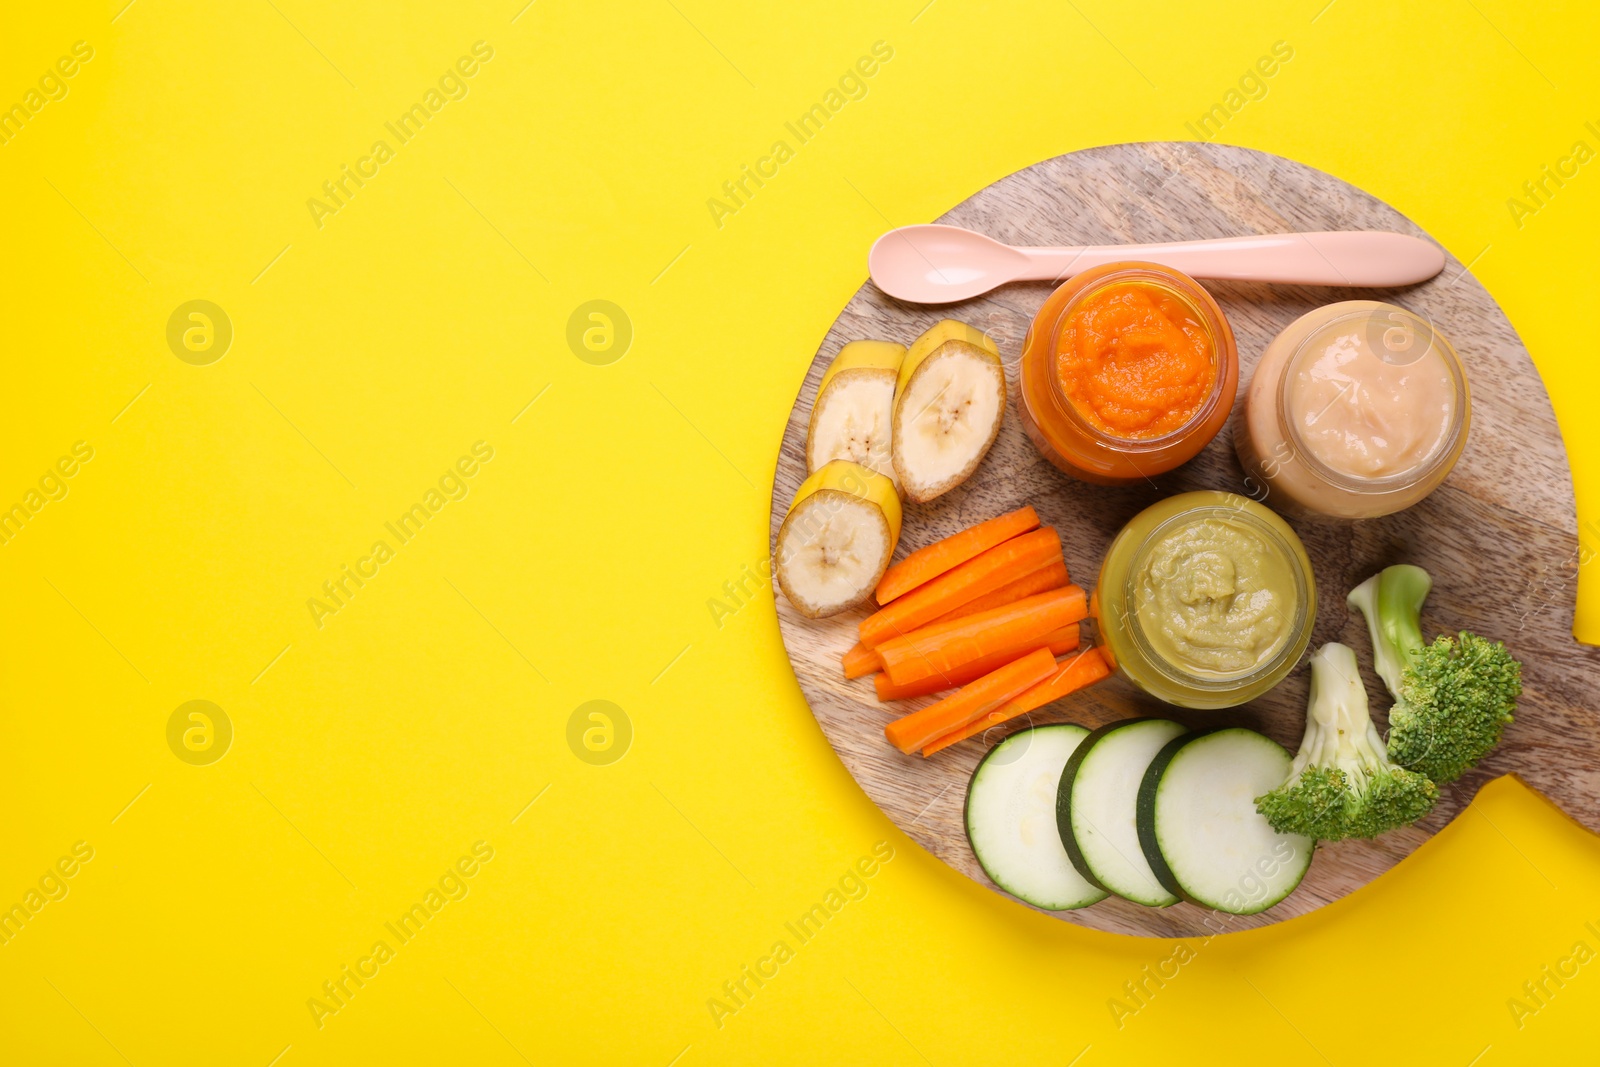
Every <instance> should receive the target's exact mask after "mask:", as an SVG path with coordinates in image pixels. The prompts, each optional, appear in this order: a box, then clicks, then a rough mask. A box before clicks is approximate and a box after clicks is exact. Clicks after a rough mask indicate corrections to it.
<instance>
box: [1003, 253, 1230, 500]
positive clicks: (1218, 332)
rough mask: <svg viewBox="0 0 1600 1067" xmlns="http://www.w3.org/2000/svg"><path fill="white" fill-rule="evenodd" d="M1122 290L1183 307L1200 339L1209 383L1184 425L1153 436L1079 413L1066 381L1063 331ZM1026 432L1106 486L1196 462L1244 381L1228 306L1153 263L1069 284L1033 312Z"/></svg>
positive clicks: (1094, 273)
mask: <svg viewBox="0 0 1600 1067" xmlns="http://www.w3.org/2000/svg"><path fill="white" fill-rule="evenodd" d="M1123 287H1132V288H1139V289H1144V290H1146V291H1148V292H1149V293H1151V294H1153V295H1154V296H1156V297H1157V298H1158V299H1160V300H1162V301H1163V302H1164V303H1165V304H1166V305H1167V306H1169V307H1173V308H1177V309H1181V311H1182V317H1183V318H1184V323H1183V326H1184V328H1185V329H1187V330H1189V331H1190V332H1191V333H1192V334H1194V335H1195V336H1196V337H1199V338H1202V339H1203V341H1204V344H1205V347H1206V349H1207V351H1208V353H1209V359H1210V363H1211V381H1210V387H1209V389H1208V391H1206V392H1205V394H1204V395H1203V396H1200V397H1198V402H1197V403H1196V404H1194V406H1193V410H1192V412H1189V411H1188V409H1187V408H1184V409H1183V412H1184V413H1185V414H1186V415H1187V417H1186V418H1184V419H1183V421H1182V422H1181V424H1177V425H1172V426H1166V425H1162V426H1161V427H1160V429H1159V432H1157V433H1154V434H1152V435H1149V436H1142V435H1138V434H1119V433H1117V432H1115V431H1114V430H1111V429H1108V428H1107V427H1106V426H1105V425H1104V424H1103V423H1102V424H1101V425H1095V422H1094V421H1093V419H1092V418H1091V417H1089V416H1086V413H1085V412H1084V411H1083V410H1080V408H1079V406H1078V404H1077V402H1075V401H1074V399H1073V398H1072V397H1070V396H1069V395H1068V393H1067V389H1066V387H1065V386H1064V385H1063V382H1062V374H1063V373H1065V371H1064V370H1063V369H1061V351H1062V344H1063V333H1064V331H1069V330H1071V329H1072V328H1073V324H1074V323H1075V321H1076V320H1077V316H1078V313H1079V312H1080V310H1085V309H1087V308H1088V307H1090V306H1092V305H1093V304H1094V302H1095V301H1098V300H1102V299H1104V298H1105V297H1106V296H1107V295H1108V294H1114V293H1115V292H1117V291H1118V290H1119V289H1121V288H1123ZM1021 385H1022V388H1021V396H1020V398H1019V400H1018V403H1017V411H1018V414H1019V415H1020V417H1021V419H1022V426H1023V429H1024V430H1026V431H1027V434H1028V438H1029V439H1030V440H1031V441H1032V442H1033V444H1034V447H1035V448H1037V449H1038V450H1039V452H1040V454H1041V455H1043V456H1044V458H1045V459H1047V460H1049V461H1050V462H1051V463H1053V464H1054V465H1055V466H1056V467H1057V468H1059V469H1060V470H1062V471H1064V472H1066V473H1067V474H1070V475H1072V476H1073V477H1075V478H1079V479H1082V480H1083V481H1087V482H1095V483H1099V484H1102V485H1122V484H1127V483H1133V482H1139V481H1143V480H1145V479H1147V478H1150V477H1153V476H1155V475H1157V474H1162V473H1165V472H1166V471H1169V470H1171V469H1172V468H1174V467H1176V466H1178V465H1180V464H1182V463H1186V462H1188V461H1189V460H1190V459H1193V458H1194V457H1195V455H1196V454H1198V453H1199V451H1200V450H1201V449H1202V448H1204V447H1205V446H1206V445H1207V444H1208V443H1210V441H1211V439H1212V438H1213V437H1215V436H1216V435H1217V432H1218V431H1219V430H1220V429H1222V426H1223V424H1224V423H1225V422H1226V421H1227V419H1228V412H1229V410H1230V409H1231V408H1232V406H1233V398H1234V394H1235V392H1236V391H1237V390H1238V385H1239V353H1238V349H1237V348H1236V346H1235V343H1234V338H1233V330H1232V329H1231V328H1230V327H1229V326H1228V320H1227V318H1226V316H1224V315H1223V313H1222V308H1220V307H1219V306H1218V305H1217V302H1216V301H1215V300H1214V299H1212V297H1211V294H1210V293H1208V292H1206V291H1205V289H1204V288H1202V287H1201V286H1200V284H1199V283H1198V282H1196V281H1195V280H1194V279H1193V278H1190V277H1189V276H1188V275H1186V274H1184V273H1182V272H1181V271H1176V270H1172V269H1171V268H1169V267H1162V266H1159V265H1157V264H1154V263H1137V262H1127V263H1108V264H1106V265H1104V266H1100V267H1095V268H1092V269H1090V270H1086V271H1084V272H1083V273H1082V274H1079V275H1077V276H1076V277H1074V278H1071V279H1069V280H1068V281H1066V282H1064V283H1063V284H1062V285H1061V286H1060V287H1059V288H1057V289H1056V291H1055V292H1054V293H1052V294H1050V296H1049V298H1048V299H1046V300H1045V302H1044V306H1043V307H1041V308H1040V309H1039V312H1038V314H1037V315H1035V316H1034V319H1033V324H1032V325H1031V326H1030V327H1029V328H1028V336H1027V339H1026V340H1025V341H1024V342H1023V351H1022V369H1021Z"/></svg>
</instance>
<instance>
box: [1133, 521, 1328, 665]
mask: <svg viewBox="0 0 1600 1067" xmlns="http://www.w3.org/2000/svg"><path fill="white" fill-rule="evenodd" d="M1220 495H1221V496H1223V497H1225V498H1231V502H1229V503H1222V502H1219V503H1215V504H1197V505H1195V506H1193V507H1188V508H1185V509H1183V510H1182V511H1179V512H1176V513H1175V514H1173V515H1170V516H1168V517H1167V518H1166V519H1164V520H1162V521H1161V522H1160V523H1158V524H1157V525H1156V526H1155V527H1154V528H1153V529H1151V530H1150V531H1149V532H1148V533H1147V534H1145V536H1144V537H1143V538H1141V539H1140V541H1139V543H1138V544H1137V545H1135V546H1134V547H1133V551H1132V552H1131V553H1130V554H1129V557H1128V568H1127V574H1126V576H1125V577H1124V578H1123V588H1122V598H1123V603H1124V605H1125V610H1126V612H1127V617H1126V621H1125V627H1126V630H1127V632H1128V635H1129V637H1131V638H1132V640H1133V643H1134V645H1135V646H1136V647H1137V649H1138V651H1139V654H1140V656H1141V657H1142V658H1143V659H1144V661H1145V662H1146V663H1147V664H1149V665H1150V666H1151V667H1152V668H1154V669H1155V670H1156V671H1157V672H1158V673H1160V674H1161V675H1162V676H1163V677H1164V678H1166V679H1167V680H1168V681H1170V682H1172V683H1174V684H1176V685H1180V686H1184V687H1187V688H1190V689H1195V690H1199V691H1200V692H1204V693H1227V692H1231V691H1234V690H1238V689H1243V688H1245V687H1247V686H1249V685H1252V684H1254V683H1256V682H1258V681H1260V680H1261V679H1263V678H1267V677H1270V676H1271V675H1273V674H1275V673H1279V672H1281V671H1284V670H1287V669H1288V667H1291V666H1293V664H1294V661H1296V660H1298V659H1299V658H1300V654H1301V653H1302V652H1303V651H1305V645H1306V643H1307V640H1308V639H1309V637H1310V633H1311V627H1312V623H1313V622H1314V619H1313V617H1312V599H1313V596H1314V590H1315V588H1316V587H1315V584H1314V581H1313V579H1312V576H1311V573H1310V567H1309V564H1308V561H1307V560H1306V557H1305V555H1304V551H1305V550H1304V547H1303V546H1302V547H1301V549H1300V551H1299V552H1298V553H1297V552H1296V551H1295V547H1294V544H1291V542H1290V540H1289V539H1288V538H1286V537H1284V535H1283V531H1281V530H1279V529H1278V528H1277V524H1278V523H1282V524H1283V527H1284V530H1287V531H1288V533H1289V535H1290V537H1294V531H1293V530H1292V529H1290V528H1289V526H1288V524H1287V523H1284V522H1283V519H1282V518H1281V517H1279V516H1278V515H1276V514H1275V513H1273V512H1272V511H1271V510H1269V509H1268V508H1266V507H1264V506H1263V505H1261V504H1259V503H1257V502H1256V501H1254V500H1250V499H1248V498H1247V497H1242V496H1238V495H1237V494H1234V493H1222V494H1220ZM1253 508H1260V509H1261V510H1262V511H1265V512H1266V513H1267V515H1266V516H1262V515H1257V514H1254V513H1253V512H1252V510H1251V509H1253ZM1267 516H1270V519H1269V518H1268V517H1267ZM1206 519H1225V520H1228V521H1239V522H1242V523H1243V525H1245V526H1247V527H1249V528H1250V530H1251V532H1252V533H1255V534H1258V535H1260V536H1261V537H1262V538H1263V539H1264V540H1265V541H1266V542H1267V545H1268V547H1269V548H1270V549H1271V550H1272V551H1274V552H1276V553H1278V554H1279V555H1280V556H1281V558H1282V559H1283V560H1284V561H1285V562H1286V563H1287V564H1288V566H1289V571H1290V573H1291V574H1293V575H1294V582H1295V607H1294V617H1293V618H1292V619H1290V620H1288V621H1289V626H1288V628H1287V629H1286V630H1285V632H1284V637H1283V641H1282V642H1281V644H1280V645H1279V646H1278V649H1277V650H1276V651H1275V652H1274V653H1273V654H1272V655H1271V656H1269V657H1268V658H1267V659H1265V660H1263V661H1262V662H1261V663H1258V664H1257V665H1256V666H1255V667H1253V668H1251V669H1250V670H1248V671H1245V672H1243V673H1239V674H1229V675H1223V676H1209V675H1204V674H1196V673H1194V672H1191V671H1186V670H1184V669H1183V668H1182V667H1180V666H1179V665H1178V664H1176V663H1173V662H1172V661H1171V660H1169V659H1168V658H1167V657H1166V656H1164V655H1162V654H1161V653H1159V652H1157V651H1156V649H1155V647H1154V646H1153V645H1152V644H1151V642H1150V639H1149V637H1148V636H1147V635H1146V634H1145V632H1144V622H1143V620H1141V619H1140V617H1139V598H1138V591H1137V578H1138V575H1139V573H1140V571H1141V570H1142V568H1143V564H1144V563H1145V562H1146V561H1147V559H1148V557H1149V554H1150V552H1151V550H1152V549H1153V548H1154V547H1155V545H1156V544H1157V543H1158V542H1159V541H1160V540H1161V538H1162V537H1163V536H1165V535H1166V534H1167V533H1169V532H1170V531H1171V530H1172V529H1173V528H1174V527H1175V526H1178V525H1188V524H1191V523H1194V522H1196V521H1204V520H1206ZM1273 520H1275V521H1273ZM1295 542H1296V543H1298V538H1295Z"/></svg>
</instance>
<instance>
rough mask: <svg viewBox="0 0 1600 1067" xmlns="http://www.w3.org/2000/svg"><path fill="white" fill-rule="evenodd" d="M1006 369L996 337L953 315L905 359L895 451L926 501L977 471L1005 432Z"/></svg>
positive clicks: (901, 472)
mask: <svg viewBox="0 0 1600 1067" xmlns="http://www.w3.org/2000/svg"><path fill="white" fill-rule="evenodd" d="M1005 411H1006V375H1005V371H1004V370H1003V369H1002V368H1001V366H1000V354H999V350H998V349H997V348H996V347H995V345H994V342H993V341H991V340H989V338H988V337H986V336H985V335H984V334H982V333H981V332H979V331H977V330H974V329H973V328H972V327H970V326H965V325H963V324H962V323H959V322H956V321H954V320H953V319H946V320H945V321H943V322H941V323H939V324H938V325H937V326H935V327H933V329H931V330H929V331H928V332H927V333H925V334H923V335H922V336H921V337H919V338H917V340H916V341H914V342H913V343H912V345H911V348H910V349H909V350H908V351H907V353H906V358H905V360H904V361H902V362H901V364H900V380H899V384H898V386H897V387H896V389H895V395H894V419H893V423H892V431H893V432H892V437H893V441H892V445H893V447H892V454H893V459H894V469H895V474H896V475H897V476H898V477H899V479H900V487H901V489H902V491H903V492H904V493H905V494H906V496H907V497H908V498H910V499H912V500H915V501H918V502H926V501H929V500H932V499H934V498H935V497H937V496H940V495H941V494H943V493H947V492H949V491H950V490H951V489H954V488H955V487H956V486H958V485H960V484H961V483H962V482H964V481H966V480H967V478H968V477H970V476H971V474H972V472H973V471H974V470H976V469H977V467H978V464H979V462H981V461H982V459H983V457H984V456H985V455H986V454H987V453H988V451H989V446H990V445H992V444H994V441H995V438H996V437H998V436H999V435H1000V422H1001V420H1002V419H1003V418H1004V417H1005Z"/></svg>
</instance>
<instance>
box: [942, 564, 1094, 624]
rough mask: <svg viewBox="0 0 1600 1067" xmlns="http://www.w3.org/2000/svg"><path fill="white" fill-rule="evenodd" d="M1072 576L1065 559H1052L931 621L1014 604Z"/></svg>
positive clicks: (1057, 585)
mask: <svg viewBox="0 0 1600 1067" xmlns="http://www.w3.org/2000/svg"><path fill="white" fill-rule="evenodd" d="M1071 582H1072V578H1071V576H1070V575H1068V574H1067V564H1066V561H1065V560H1062V559H1053V560H1051V561H1050V562H1049V563H1046V564H1045V565H1044V566H1043V567H1040V568H1038V569H1037V570H1033V571H1029V572H1028V573H1027V574H1024V575H1023V576H1022V577H1021V578H1018V579H1017V580H1016V581H1014V582H1007V583H1006V584H1005V585H1002V586H1001V587H1000V588H999V589H996V590H995V591H994V592H992V593H985V594H983V595H982V596H981V597H979V598H978V599H976V600H969V601H968V602H967V603H965V604H963V605H961V606H960V607H959V608H957V609H956V610H954V611H952V612H950V613H949V614H947V615H941V616H939V617H938V618H937V619H934V620H933V621H934V622H949V621H950V620H951V619H964V618H966V617H967V616H968V615H976V614H977V613H978V612H980V611H988V610H989V609H990V608H999V607H1004V606H1005V605H1007V604H1014V603H1016V602H1017V601H1019V600H1021V599H1023V598H1024V597H1030V596H1033V595H1034V594H1036V593H1048V592H1049V591H1050V590H1052V589H1060V588H1061V587H1062V586H1064V585H1070V584H1071Z"/></svg>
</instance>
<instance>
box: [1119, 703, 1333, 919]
mask: <svg viewBox="0 0 1600 1067" xmlns="http://www.w3.org/2000/svg"><path fill="white" fill-rule="evenodd" d="M1289 764H1290V758H1289V753H1287V752H1285V751H1284V749H1283V746H1282V745H1279V744H1278V743H1277V742H1276V741H1274V740H1272V739H1271V738H1269V737H1264V736H1262V735H1261V734H1258V733H1256V732H1255V731H1254V730H1246V729H1243V728H1240V727H1230V728H1226V729H1217V730H1201V731H1198V732H1196V733H1191V734H1185V735H1184V736H1182V737H1175V738H1173V739H1172V740H1171V741H1169V742H1167V743H1166V745H1164V746H1163V747H1162V749H1161V751H1160V752H1158V753H1156V757H1155V759H1154V760H1152V761H1151V763H1150V766H1149V768H1148V769H1147V770H1146V771H1145V774H1144V781H1143V782H1141V783H1140V785H1139V804H1138V816H1137V819H1138V827H1139V845H1140V847H1141V848H1142V849H1143V850H1144V855H1145V859H1146V860H1148V861H1149V863H1150V868H1151V870H1153V871H1154V872H1155V875H1156V878H1157V879H1158V880H1159V881H1160V882H1161V884H1162V885H1163V886H1165V887H1166V888H1167V889H1169V890H1170V891H1172V892H1173V893H1175V894H1177V895H1178V896H1180V897H1182V898H1183V899H1185V900H1188V901H1191V902H1193V903H1195V904H1200V905H1203V906H1204V907H1208V908H1214V909H1216V910H1217V911H1221V912H1226V913H1228V914H1230V915H1254V914H1256V913H1257V912H1260V911H1265V910H1266V909H1268V908H1270V907H1272V906H1273V905H1274V904H1276V903H1278V902H1279V901H1280V900H1282V899H1283V898H1284V897H1287V896H1288V895H1289V894H1290V893H1292V892H1294V888H1295V886H1297V885H1299V884H1300V880H1301V879H1302V878H1304V877H1305V874H1306V869H1307V868H1308V867H1310V866H1311V851H1312V846H1313V842H1312V840H1311V838H1309V837H1304V836H1302V835H1300V834H1280V833H1277V832H1276V831H1274V830H1273V829H1272V827H1271V826H1270V825H1269V824H1268V823H1267V820H1266V819H1265V818H1264V817H1263V816H1261V815H1260V814H1259V813H1258V812H1257V811H1256V801H1255V798H1256V797H1258V796H1260V795H1261V794H1263V793H1266V792H1268V791H1270V790H1272V789H1276V788H1277V787H1278V786H1279V785H1282V784H1283V781H1284V779H1285V778H1287V777H1288V776H1289Z"/></svg>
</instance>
